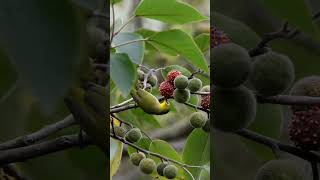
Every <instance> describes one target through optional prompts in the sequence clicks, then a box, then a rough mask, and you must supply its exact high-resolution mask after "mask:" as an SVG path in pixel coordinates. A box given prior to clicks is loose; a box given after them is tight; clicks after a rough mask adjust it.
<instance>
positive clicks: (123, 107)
mask: <svg viewBox="0 0 320 180" xmlns="http://www.w3.org/2000/svg"><path fill="white" fill-rule="evenodd" d="M137 107H139V106H138V105H136V104H128V105H125V106H121V107H118V108H114V109H110V113H118V112H122V111H126V110H129V109H133V108H137Z"/></svg>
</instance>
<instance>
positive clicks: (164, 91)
mask: <svg viewBox="0 0 320 180" xmlns="http://www.w3.org/2000/svg"><path fill="white" fill-rule="evenodd" d="M174 89H175V88H174V86H173V85H172V84H171V83H170V82H169V81H163V82H162V83H161V84H160V86H159V91H160V94H161V96H163V97H165V98H166V99H168V98H171V97H172V95H173V91H174Z"/></svg>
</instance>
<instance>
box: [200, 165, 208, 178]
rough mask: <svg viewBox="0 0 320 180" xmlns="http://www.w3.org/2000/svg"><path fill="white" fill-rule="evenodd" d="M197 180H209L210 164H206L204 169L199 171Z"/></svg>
mask: <svg viewBox="0 0 320 180" xmlns="http://www.w3.org/2000/svg"><path fill="white" fill-rule="evenodd" d="M199 180H210V164H207V165H206V166H205V169H203V170H201V172H200V175H199Z"/></svg>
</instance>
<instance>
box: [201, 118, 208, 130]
mask: <svg viewBox="0 0 320 180" xmlns="http://www.w3.org/2000/svg"><path fill="white" fill-rule="evenodd" d="M202 129H203V130H204V131H205V132H210V120H209V119H207V120H206V123H205V124H204V126H203V127H202Z"/></svg>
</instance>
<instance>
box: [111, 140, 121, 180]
mask: <svg viewBox="0 0 320 180" xmlns="http://www.w3.org/2000/svg"><path fill="white" fill-rule="evenodd" d="M122 149H123V144H122V142H120V141H117V140H114V139H112V138H110V177H112V176H113V175H114V174H115V173H116V172H117V170H118V169H119V166H120V162H121V157H122Z"/></svg>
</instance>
